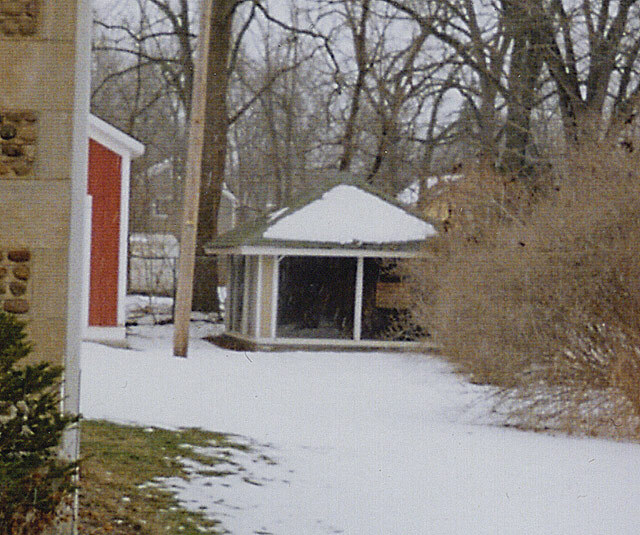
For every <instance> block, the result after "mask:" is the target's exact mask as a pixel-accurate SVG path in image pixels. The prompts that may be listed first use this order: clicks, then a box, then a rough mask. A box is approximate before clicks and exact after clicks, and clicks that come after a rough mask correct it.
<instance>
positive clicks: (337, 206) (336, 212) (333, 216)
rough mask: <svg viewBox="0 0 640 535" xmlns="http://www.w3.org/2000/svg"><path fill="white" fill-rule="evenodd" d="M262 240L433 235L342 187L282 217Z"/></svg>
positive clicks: (394, 209)
mask: <svg viewBox="0 0 640 535" xmlns="http://www.w3.org/2000/svg"><path fill="white" fill-rule="evenodd" d="M276 219H277V220H276V222H275V223H273V224H272V225H271V226H270V227H269V228H267V230H266V231H265V232H264V233H263V234H262V236H263V237H264V238H267V239H274V240H289V241H310V242H325V243H339V244H347V243H390V242H391V243H397V242H407V241H416V240H423V239H425V238H428V237H430V236H433V235H435V234H436V230H435V228H434V227H433V225H430V224H429V223H427V222H426V221H423V220H422V219H419V218H417V217H416V216H414V215H411V214H409V213H407V212H405V211H404V210H402V209H401V208H398V207H397V206H394V205H393V204H390V203H389V202H387V201H385V200H383V199H381V198H380V197H377V196H375V195H372V194H371V193H369V192H367V191H363V190H362V189H360V188H358V187H356V186H351V185H346V184H342V185H339V186H335V187H333V188H332V189H330V190H329V191H327V192H326V193H325V194H324V195H322V197H320V198H319V199H317V200H315V201H313V202H311V203H310V204H308V205H306V206H304V207H303V208H301V209H300V210H298V211H294V212H293V213H291V214H289V215H284V217H281V218H279V219H278V218H276Z"/></svg>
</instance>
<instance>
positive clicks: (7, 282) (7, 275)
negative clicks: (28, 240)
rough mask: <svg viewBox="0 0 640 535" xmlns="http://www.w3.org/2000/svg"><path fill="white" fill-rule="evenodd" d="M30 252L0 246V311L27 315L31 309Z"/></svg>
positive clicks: (23, 248)
mask: <svg viewBox="0 0 640 535" xmlns="http://www.w3.org/2000/svg"><path fill="white" fill-rule="evenodd" d="M31 260H32V254H31V251H30V250H29V249H27V248H25V247H1V246H0V310H4V311H5V312H10V313H12V314H27V313H28V312H29V310H30V309H31V303H30V300H29V299H30V297H29V294H30V291H31V264H30V263H31Z"/></svg>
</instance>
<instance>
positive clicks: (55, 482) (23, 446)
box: [0, 312, 75, 535]
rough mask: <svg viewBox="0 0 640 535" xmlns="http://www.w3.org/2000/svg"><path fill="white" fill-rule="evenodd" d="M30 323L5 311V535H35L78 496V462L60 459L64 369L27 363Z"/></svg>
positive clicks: (1, 386)
mask: <svg viewBox="0 0 640 535" xmlns="http://www.w3.org/2000/svg"><path fill="white" fill-rule="evenodd" d="M31 349H32V347H31V344H30V343H29V342H28V341H27V340H26V333H25V324H24V323H23V322H21V321H19V320H17V319H16V318H15V317H13V316H11V315H8V314H6V313H4V312H0V533H11V534H13V535H23V534H29V535H35V534H38V533H42V531H43V530H44V529H46V528H47V527H48V526H50V525H51V524H53V523H54V522H55V520H56V517H57V516H58V514H59V513H60V511H61V507H62V506H63V505H64V502H65V500H66V499H67V498H68V497H69V496H70V495H71V492H72V479H71V476H72V473H73V471H74V469H75V465H74V464H73V463H70V462H67V461H64V460H62V459H61V458H60V456H59V444H60V440H61V438H62V433H63V431H64V429H65V428H66V427H67V426H68V425H69V424H71V423H72V422H73V421H75V419H74V418H71V417H68V416H65V415H63V414H62V413H61V412H60V377H61V374H62V369H61V368H60V367H56V366H52V365H50V364H48V363H37V364H25V363H23V362H21V361H23V359H25V358H26V357H28V355H29V353H30V352H31Z"/></svg>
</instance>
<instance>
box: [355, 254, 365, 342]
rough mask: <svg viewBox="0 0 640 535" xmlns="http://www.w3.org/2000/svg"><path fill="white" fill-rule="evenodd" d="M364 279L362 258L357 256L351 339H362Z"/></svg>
mask: <svg viewBox="0 0 640 535" xmlns="http://www.w3.org/2000/svg"><path fill="white" fill-rule="evenodd" d="M363 279H364V257H362V256H359V257H358V259H357V262H356V291H355V305H354V307H353V339H354V340H360V338H361V337H362V288H363Z"/></svg>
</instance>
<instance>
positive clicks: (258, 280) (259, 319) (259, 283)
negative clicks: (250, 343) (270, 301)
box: [253, 255, 264, 338]
mask: <svg viewBox="0 0 640 535" xmlns="http://www.w3.org/2000/svg"><path fill="white" fill-rule="evenodd" d="M262 258H263V257H262V255H258V273H257V275H256V304H255V306H256V324H255V326H254V329H253V330H254V336H255V337H256V338H260V323H261V322H262V272H263V270H264V268H263V265H262Z"/></svg>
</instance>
